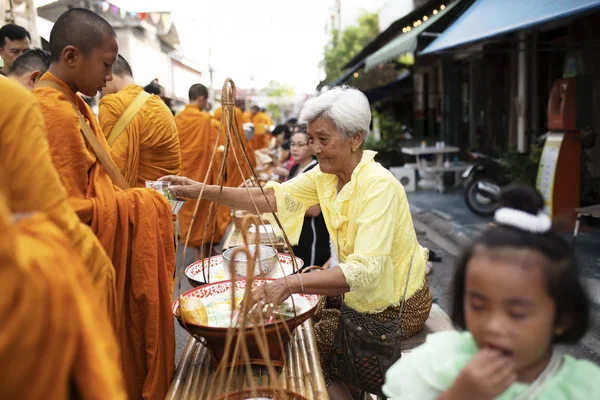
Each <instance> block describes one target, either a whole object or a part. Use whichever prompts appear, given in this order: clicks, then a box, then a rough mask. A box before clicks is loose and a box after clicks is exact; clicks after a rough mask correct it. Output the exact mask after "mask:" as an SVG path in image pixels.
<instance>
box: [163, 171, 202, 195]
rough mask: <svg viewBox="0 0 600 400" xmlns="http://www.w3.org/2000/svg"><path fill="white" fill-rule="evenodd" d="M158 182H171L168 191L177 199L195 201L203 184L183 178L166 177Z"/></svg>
mask: <svg viewBox="0 0 600 400" xmlns="http://www.w3.org/2000/svg"><path fill="white" fill-rule="evenodd" d="M158 180H159V181H166V182H171V186H169V191H170V192H171V193H174V194H175V195H176V196H177V197H184V198H187V199H197V198H198V196H200V192H201V191H202V187H203V186H204V184H203V183H200V182H196V181H193V180H191V179H190V178H186V177H185V176H176V175H167V176H163V177H162V178H159V179H158Z"/></svg>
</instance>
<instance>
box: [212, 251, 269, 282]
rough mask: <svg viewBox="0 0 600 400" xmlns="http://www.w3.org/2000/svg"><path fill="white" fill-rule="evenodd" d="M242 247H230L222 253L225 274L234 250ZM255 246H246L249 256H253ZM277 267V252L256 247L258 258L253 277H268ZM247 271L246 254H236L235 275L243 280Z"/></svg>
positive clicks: (228, 269)
mask: <svg viewBox="0 0 600 400" xmlns="http://www.w3.org/2000/svg"><path fill="white" fill-rule="evenodd" d="M238 247H242V246H237V247H232V248H230V249H227V250H225V251H224V252H223V265H224V267H225V272H226V273H229V271H230V265H231V262H232V261H233V260H232V255H233V252H234V251H235V249H237V248H238ZM256 250H257V246H256V245H254V244H251V245H248V251H249V252H250V254H252V255H255V254H256ZM278 265H279V257H278V256H277V250H275V249H274V248H272V247H270V246H262V245H259V246H258V258H257V259H256V262H255V263H254V276H255V277H261V276H269V275H270V274H271V272H272V271H273V270H274V269H275V268H277V266H278ZM247 271H248V263H247V262H246V254H245V253H243V252H238V253H237V255H236V260H235V273H236V275H237V276H238V277H240V278H245V277H246V275H247Z"/></svg>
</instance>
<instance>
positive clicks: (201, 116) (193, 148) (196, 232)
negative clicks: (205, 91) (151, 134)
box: [175, 104, 220, 247]
mask: <svg viewBox="0 0 600 400" xmlns="http://www.w3.org/2000/svg"><path fill="white" fill-rule="evenodd" d="M175 123H176V124H177V132H178V133H179V145H180V148H181V172H180V173H181V175H182V176H186V177H188V178H190V179H193V180H195V181H198V182H204V183H206V184H209V185H212V184H214V183H216V176H217V175H216V174H218V171H219V165H218V163H217V160H216V159H215V160H214V161H213V165H212V168H211V173H210V174H209V175H207V172H208V170H209V165H210V161H211V158H212V155H213V152H214V151H215V148H216V147H217V146H215V144H216V139H217V138H216V136H215V130H214V127H213V126H212V125H211V117H210V115H209V114H208V113H206V112H203V111H200V109H199V108H198V107H197V106H195V105H192V104H188V105H186V106H185V108H184V109H183V110H182V111H181V112H180V113H179V114H177V115H176V116H175ZM195 207H196V199H194V200H189V201H187V202H186V203H185V204H184V205H183V207H182V208H181V211H179V227H180V232H181V239H182V240H183V241H184V242H185V241H186V239H187V237H188V232H189V233H190V234H189V241H188V246H189V247H200V246H202V245H204V244H208V243H209V242H210V241H211V238H212V233H213V226H214V221H215V219H216V210H213V211H212V213H211V218H210V221H208V226H207V227H206V223H207V219H208V213H209V207H210V202H208V201H206V200H200V204H199V206H198V212H197V214H196V220H195V222H194V223H193V226H192V230H191V231H189V227H190V225H191V223H192V215H193V213H194V208H195ZM218 240H220V238H219V237H218V236H215V238H214V241H218Z"/></svg>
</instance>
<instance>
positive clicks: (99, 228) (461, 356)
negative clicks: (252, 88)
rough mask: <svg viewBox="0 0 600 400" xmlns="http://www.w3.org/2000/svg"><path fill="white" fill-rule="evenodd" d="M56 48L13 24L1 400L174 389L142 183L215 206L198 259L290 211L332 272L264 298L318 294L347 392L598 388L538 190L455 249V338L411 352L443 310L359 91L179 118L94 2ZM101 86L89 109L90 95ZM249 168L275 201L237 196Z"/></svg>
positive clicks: (194, 221) (309, 253)
mask: <svg viewBox="0 0 600 400" xmlns="http://www.w3.org/2000/svg"><path fill="white" fill-rule="evenodd" d="M49 43H50V51H49V52H46V51H43V50H40V49H30V47H31V37H30V35H29V33H28V32H27V31H26V30H25V29H24V28H22V27H19V26H16V25H13V24H10V25H6V26H4V27H2V28H1V29H0V55H1V56H2V59H3V60H4V65H3V67H2V69H1V70H0V74H1V75H2V76H1V77H0V93H2V95H3V99H4V101H3V107H2V111H1V112H0V177H1V178H2V180H3V182H4V184H3V185H2V186H1V188H0V235H2V240H0V276H2V279H1V280H0V285H1V286H2V289H3V291H2V293H3V296H2V300H0V365H5V366H8V367H9V368H6V370H5V371H3V373H2V374H0V398H11V399H12V398H15V399H16V398H19V399H21V398H22V399H37V398H56V399H66V398H82V399H152V400H154V399H162V398H164V396H165V394H166V393H167V390H168V388H169V385H170V380H171V378H172V376H173V373H174V366H175V365H174V358H175V335H174V324H173V315H172V309H171V303H172V297H173V277H174V274H175V245H174V240H173V239H174V235H175V233H176V232H174V229H175V228H174V224H173V216H172V212H171V211H172V210H171V205H170V204H169V202H168V201H167V199H166V197H165V196H163V195H162V194H160V193H158V192H157V191H154V190H150V189H147V188H145V182H146V181H155V180H161V181H164V182H170V183H171V186H170V187H169V190H170V191H171V192H172V193H173V194H174V195H176V196H178V197H182V198H186V199H198V198H201V199H200V203H199V206H198V207H199V208H198V210H197V211H195V210H194V209H195V207H196V202H195V201H188V202H187V203H186V204H185V205H184V207H183V208H182V210H181V211H180V213H179V226H180V232H179V235H180V238H181V240H182V241H185V242H186V243H188V246H189V247H191V248H194V249H195V251H196V257H197V258H200V257H202V255H203V254H207V252H208V250H209V249H210V248H211V247H212V244H214V243H217V242H218V241H220V240H221V239H222V237H223V235H224V233H225V230H226V228H227V226H228V225H229V224H230V222H231V214H230V209H231V208H234V209H239V210H248V211H255V210H256V209H258V210H257V211H259V212H261V213H265V218H266V219H268V220H272V218H273V215H272V214H270V213H271V212H272V211H274V212H275V213H276V214H277V216H278V218H279V220H280V221H281V224H282V225H283V227H284V231H285V232H286V234H287V236H288V237H289V239H290V241H291V243H292V244H293V245H294V247H293V251H294V253H295V254H296V255H297V256H299V257H300V258H301V259H302V260H304V262H305V264H306V266H319V267H322V268H321V270H314V271H311V272H310V273H307V274H294V275H292V276H290V277H285V278H281V279H277V280H274V281H272V282H271V283H269V284H268V285H264V286H260V287H257V288H255V289H254V291H253V293H252V294H253V298H254V301H255V302H256V303H257V304H263V305H269V304H280V303H282V302H283V301H284V300H285V299H286V298H288V297H289V296H290V295H291V294H292V293H303V294H318V295H321V296H322V298H321V301H320V303H319V305H318V307H317V310H316V313H315V315H314V317H313V322H314V331H315V336H316V339H317V345H318V350H319V356H320V360H321V366H322V368H323V371H324V374H325V378H326V381H327V384H328V387H329V391H330V396H331V398H332V399H344V398H356V396H357V391H359V390H363V391H368V392H370V393H377V394H380V395H384V394H385V395H386V396H389V397H390V398H400V399H467V398H469V399H471V398H472V399H482V400H487V399H495V398H499V399H506V400H508V399H511V400H514V399H534V398H535V399H574V400H579V399H581V400H583V399H589V398H593V397H594V395H597V394H599V393H600V368H599V367H598V366H596V365H595V364H593V363H591V362H588V361H583V360H576V359H574V358H572V357H570V356H564V355H563V354H561V353H560V352H559V351H558V350H556V349H555V344H558V343H575V342H577V341H578V340H580V339H581V337H582V336H583V335H584V334H585V333H586V331H587V330H588V326H589V307H590V306H589V301H588V299H587V296H586V294H585V291H584V289H583V287H582V285H581V283H580V280H579V276H578V266H577V262H576V260H575V258H574V257H573V254H572V251H571V249H570V247H569V245H568V244H567V243H566V241H565V240H564V239H563V238H561V237H560V236H559V235H558V234H556V233H554V232H553V231H552V230H551V228H552V224H551V221H550V219H549V217H548V216H547V215H545V214H544V213H543V202H542V200H541V197H540V196H539V194H538V193H537V192H535V190H534V189H532V188H528V187H521V186H510V187H508V188H507V189H505V190H504V192H503V193H502V196H501V199H500V206H501V208H500V209H499V210H498V212H497V213H496V218H495V222H494V224H493V225H492V226H490V228H489V229H488V230H487V231H486V232H485V233H484V234H483V235H482V236H481V237H480V238H478V239H477V240H476V241H475V242H474V243H473V244H472V245H471V246H470V247H469V248H468V249H466V251H465V253H464V256H463V257H462V258H461V259H460V261H459V263H458V265H457V269H456V275H455V281H454V284H453V287H452V291H453V296H454V304H453V308H452V312H451V314H452V319H453V321H454V323H455V324H456V326H457V328H458V329H459V330H458V331H455V332H442V333H436V334H433V335H430V336H428V338H427V341H426V343H425V344H424V345H422V346H420V347H418V348H416V349H415V350H413V351H412V352H411V353H410V354H409V355H408V356H406V357H403V358H400V351H401V346H400V344H401V341H402V340H405V339H406V338H409V337H411V336H413V335H415V334H416V333H417V332H419V331H421V330H422V329H423V327H424V326H425V322H426V321H427V318H428V316H429V312H430V309H431V305H432V296H431V292H430V290H429V284H428V277H427V272H426V269H427V261H428V255H429V254H428V253H429V252H428V250H427V249H425V248H423V247H422V246H421V245H420V244H419V242H418V239H417V235H416V232H415V229H414V226H413V222H412V217H411V214H410V208H409V206H408V200H407V197H406V193H405V191H404V188H403V187H402V185H401V184H400V182H398V180H397V179H395V178H394V176H393V175H392V174H391V173H390V172H389V171H388V170H386V169H385V168H383V167H382V166H381V165H380V164H379V163H377V162H376V161H375V155H376V153H375V152H373V151H369V150H365V148H364V143H365V140H366V138H367V136H368V133H369V126H370V123H371V111H370V110H371V106H370V104H369V102H368V100H367V98H366V96H365V95H364V94H363V93H361V92H360V91H359V90H357V89H353V88H348V87H337V88H333V89H331V90H329V91H327V92H325V93H323V94H321V95H320V96H318V97H315V98H312V99H310V100H308V101H307V102H306V103H305V105H304V108H303V109H302V112H301V113H300V115H299V118H298V119H295V118H293V119H289V120H288V121H287V122H286V123H285V124H280V125H276V126H274V125H275V124H274V123H273V121H272V120H271V118H270V117H269V115H268V114H267V113H266V112H264V110H261V109H260V108H259V107H258V106H256V105H254V106H252V107H251V108H250V109H249V110H247V111H245V110H243V109H242V107H235V108H231V107H227V108H226V109H225V108H222V107H218V108H217V109H215V110H214V112H213V113H212V114H211V113H210V112H209V111H212V110H211V106H210V105H209V104H208V97H209V96H208V90H207V88H206V87H205V86H204V85H202V84H199V83H198V84H194V85H192V86H191V87H190V89H189V103H188V104H187V105H186V106H185V108H184V109H183V110H181V111H180V112H178V113H177V114H176V115H173V112H172V110H171V108H170V106H169V104H167V103H166V102H165V101H164V89H162V91H161V87H160V85H159V84H158V82H152V83H151V84H149V85H147V86H146V87H142V86H140V85H138V84H137V83H136V81H135V78H134V76H135V71H133V70H132V68H131V66H130V65H129V63H128V61H127V60H126V59H125V58H124V57H123V56H122V55H119V46H118V40H117V35H116V32H115V30H114V28H113V27H112V26H111V25H110V24H109V23H108V22H107V21H105V20H104V19H103V18H102V17H100V16H99V15H97V14H95V13H94V12H92V11H89V10H86V9H79V8H72V9H70V10H68V11H67V12H65V13H64V14H62V15H61V16H60V17H59V18H58V19H57V21H56V23H55V24H54V26H53V28H52V31H51V34H50V41H49ZM98 92H100V93H101V95H102V97H101V100H100V103H99V108H98V114H97V115H96V114H94V112H93V111H92V109H91V108H90V107H89V105H88V104H87V103H86V102H85V101H84V99H83V98H82V95H83V96H89V97H95V96H97V94H98ZM249 127H250V128H249ZM232 129H233V131H234V132H232V133H235V135H232V136H229V138H230V139H232V140H228V137H227V135H225V134H224V132H226V131H228V130H232ZM226 152H228V153H227V154H228V156H227V158H226V159H225V158H224V156H225V154H226ZM222 164H223V167H222V168H221V165H222ZM253 171H256V173H257V175H258V178H260V179H264V180H265V181H267V182H265V184H264V191H263V189H261V188H258V187H252V188H250V189H247V188H245V187H240V186H243V183H244V180H245V179H247V178H248V177H251V176H253ZM207 227H208V228H207ZM211 227H212V228H211Z"/></svg>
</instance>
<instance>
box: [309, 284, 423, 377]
mask: <svg viewBox="0 0 600 400" xmlns="http://www.w3.org/2000/svg"><path fill="white" fill-rule="evenodd" d="M341 305H342V296H327V297H323V298H322V299H321V301H320V302H319V305H318V306H317V310H316V312H315V315H314V316H313V323H314V329H315V336H316V340H317V347H318V349H319V357H320V359H321V367H322V368H323V373H324V374H325V380H326V382H327V384H328V385H329V384H330V383H331V382H332V381H333V380H336V377H335V376H333V374H332V372H331V370H330V368H329V365H330V362H331V356H332V354H333V344H334V340H335V337H336V333H337V329H338V322H339V319H340V307H341ZM430 310H431V292H430V291H429V283H428V281H427V278H425V281H424V282H423V286H422V287H421V288H420V289H419V290H417V291H416V292H415V293H414V294H413V295H412V296H411V297H409V298H408V299H406V302H405V303H404V309H403V311H402V319H401V326H400V331H401V338H402V339H407V338H409V337H411V336H413V335H415V334H417V333H418V332H419V331H420V330H421V329H423V328H424V327H425V322H426V321H427V318H428V317H429V311H430ZM399 313H400V305H398V306H391V307H388V308H386V309H385V310H383V311H382V312H380V313H377V314H369V317H371V318H373V319H374V320H376V321H379V322H388V321H391V320H394V319H397V318H398V314H399Z"/></svg>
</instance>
